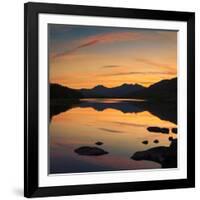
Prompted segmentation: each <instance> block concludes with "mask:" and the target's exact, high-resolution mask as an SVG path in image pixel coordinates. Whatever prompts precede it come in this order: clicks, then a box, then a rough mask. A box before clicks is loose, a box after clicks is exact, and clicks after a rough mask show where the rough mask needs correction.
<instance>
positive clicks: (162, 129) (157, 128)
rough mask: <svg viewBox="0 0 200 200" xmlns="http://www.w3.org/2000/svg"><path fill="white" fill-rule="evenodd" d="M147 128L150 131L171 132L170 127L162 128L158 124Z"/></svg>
mask: <svg viewBox="0 0 200 200" xmlns="http://www.w3.org/2000/svg"><path fill="white" fill-rule="evenodd" d="M147 130H148V131H149V132H156V133H169V129H168V128H160V127H157V126H150V127H148V128H147Z"/></svg>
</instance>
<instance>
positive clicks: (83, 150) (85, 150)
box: [74, 146, 108, 156]
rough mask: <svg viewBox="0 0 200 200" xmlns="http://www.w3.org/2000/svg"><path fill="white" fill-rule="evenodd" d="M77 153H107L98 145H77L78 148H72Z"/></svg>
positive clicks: (98, 154) (96, 154)
mask: <svg viewBox="0 0 200 200" xmlns="http://www.w3.org/2000/svg"><path fill="white" fill-rule="evenodd" d="M74 151H75V152H76V153H77V154H79V155H82V156H100V155H104V154H108V152H107V151H104V150H103V149H100V148H98V147H89V146H84V147H79V148H78V149H75V150H74Z"/></svg>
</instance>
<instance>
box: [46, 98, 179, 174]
mask: <svg viewBox="0 0 200 200" xmlns="http://www.w3.org/2000/svg"><path fill="white" fill-rule="evenodd" d="M93 101H95V100H93ZM126 101H127V100H126ZM105 102H109V99H107V101H106V100H105ZM149 126H159V127H167V128H170V129H171V128H173V127H176V124H174V123H172V122H169V121H165V120H161V119H160V118H158V117H156V116H154V115H153V114H151V113H150V112H148V111H141V112H136V113H134V112H133V113H124V112H122V111H120V110H117V109H113V108H107V109H105V110H102V111H98V110H96V109H94V108H92V107H79V106H77V107H74V108H71V109H70V110H67V111H65V112H62V113H60V114H58V115H55V116H53V117H52V119H51V122H50V126H49V134H50V148H49V150H50V166H49V167H50V173H77V172H92V171H93V172H95V171H105V170H106V171H108V170H127V169H146V168H147V169H152V168H160V167H161V166H160V164H158V163H155V162H152V161H135V160H131V159H130V157H131V156H132V155H133V154H134V153H135V152H137V151H143V150H147V149H149V148H152V147H156V146H169V145H170V141H169V140H168V137H169V136H173V137H174V138H176V134H173V133H171V132H170V133H169V134H161V133H152V132H151V133H150V132H148V131H147V129H146V128H147V127H149ZM155 139H158V140H159V143H158V144H155V143H153V141H154V140H155ZM144 140H148V141H149V143H148V144H147V145H145V144H143V143H142V141H144ZM97 141H101V142H103V145H101V146H98V147H100V148H102V149H104V150H105V151H107V152H109V154H107V155H102V156H98V157H96V156H81V155H78V154H76V153H75V152H74V150H75V149H76V148H79V147H82V146H96V147H97V145H95V143H96V142H97Z"/></svg>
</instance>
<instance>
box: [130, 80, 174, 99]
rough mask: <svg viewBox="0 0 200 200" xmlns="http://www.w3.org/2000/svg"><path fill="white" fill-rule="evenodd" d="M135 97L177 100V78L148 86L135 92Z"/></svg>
mask: <svg viewBox="0 0 200 200" xmlns="http://www.w3.org/2000/svg"><path fill="white" fill-rule="evenodd" d="M131 97H133V98H142V99H148V100H165V101H177V78H172V79H170V80H162V81H159V82H157V83H155V84H153V85H151V86H149V87H148V88H144V89H143V90H140V91H137V92H133V93H132V96H131Z"/></svg>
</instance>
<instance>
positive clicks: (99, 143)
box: [95, 141, 103, 145]
mask: <svg viewBox="0 0 200 200" xmlns="http://www.w3.org/2000/svg"><path fill="white" fill-rule="evenodd" d="M95 144H96V145H102V144H103V142H99V141H98V142H96V143H95Z"/></svg>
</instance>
